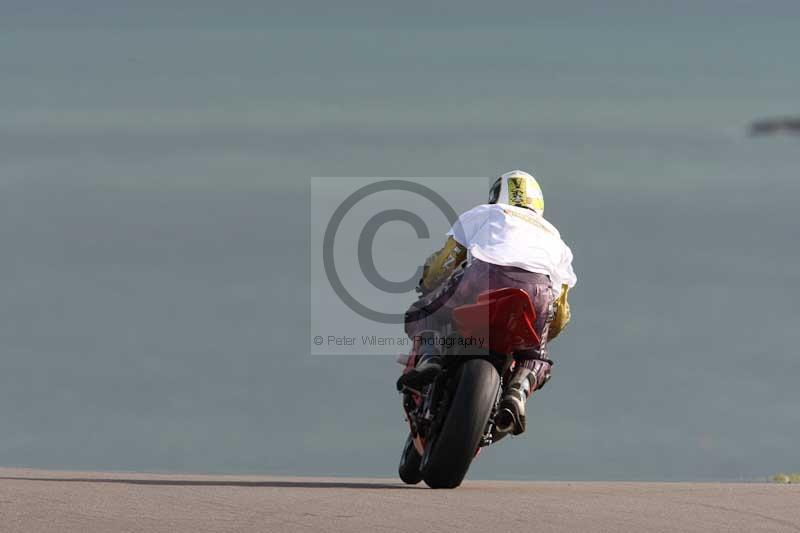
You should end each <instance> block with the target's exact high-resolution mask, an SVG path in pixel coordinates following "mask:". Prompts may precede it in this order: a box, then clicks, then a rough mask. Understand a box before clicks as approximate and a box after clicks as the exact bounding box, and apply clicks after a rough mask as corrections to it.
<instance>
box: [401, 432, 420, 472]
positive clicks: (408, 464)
mask: <svg viewBox="0 0 800 533" xmlns="http://www.w3.org/2000/svg"><path fill="white" fill-rule="evenodd" d="M421 462H422V456H420V454H419V452H417V449H416V448H415V447H414V439H413V438H412V437H411V434H410V433H409V435H408V438H406V444H405V446H403V454H402V455H401V456H400V466H399V467H398V468H397V473H398V474H400V479H401V480H402V481H403V483H406V484H407V485H416V484H417V483H419V482H420V481H422V472H420V471H419V465H420V463H421Z"/></svg>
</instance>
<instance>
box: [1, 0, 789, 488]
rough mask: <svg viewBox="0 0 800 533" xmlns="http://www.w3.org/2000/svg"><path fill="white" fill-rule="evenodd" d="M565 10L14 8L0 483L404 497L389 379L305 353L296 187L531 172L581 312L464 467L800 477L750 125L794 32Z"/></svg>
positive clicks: (8, 80) (781, 161) (723, 20)
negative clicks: (542, 381)
mask: <svg viewBox="0 0 800 533" xmlns="http://www.w3.org/2000/svg"><path fill="white" fill-rule="evenodd" d="M559 5H560V7H558V8H554V7H553V6H551V5H547V4H545V3H538V2H533V3H531V2H525V3H523V2H512V3H509V4H506V5H504V6H495V5H493V4H492V5H490V4H488V3H478V2H458V3H456V2H444V3H440V4H437V6H438V7H436V8H429V7H426V6H425V4H423V3H421V2H420V3H418V2H410V3H408V2H407V3H404V4H403V7H395V8H392V9H393V10H392V9H390V8H381V7H378V6H374V5H371V4H370V5H367V4H362V3H360V2H356V1H353V0H348V1H345V2H339V3H337V5H336V6H333V5H332V3H326V2H300V3H298V4H295V5H294V7H292V8H289V7H278V6H274V5H269V4H264V3H256V2H242V3H240V4H236V6H235V7H230V8H227V7H225V8H223V7H221V4H220V5H218V4H217V3H212V2H205V1H202V2H191V3H190V2H185V3H183V2H178V3H173V4H171V5H170V6H169V7H165V6H160V5H157V4H156V3H147V2H144V3H137V5H136V6H133V5H129V6H126V7H120V6H116V7H114V6H109V5H107V3H104V2H103V3H101V2H93V1H89V0H78V1H76V2H70V3H69V6H67V5H65V4H63V3H55V2H52V3H51V2H45V3H40V4H39V5H38V6H37V7H31V6H29V5H28V3H26V2H18V1H17V0H12V1H10V2H4V3H3V5H2V6H1V7H0V73H2V81H0V250H2V254H1V255H0V301H1V302H2V304H1V305H0V428H2V429H1V430H0V465H2V466H12V465H24V466H32V467H48V468H82V469H113V470H165V471H178V472H231V473H273V474H308V475H325V474H328V475H358V476H387V477H388V476H392V475H394V472H395V467H396V463H397V459H398V454H399V451H400V447H401V445H402V442H403V439H404V436H405V429H404V424H403V420H402V413H401V409H400V402H399V398H398V397H397V395H396V393H394V380H395V379H396V377H397V374H398V371H399V367H398V366H397V365H396V364H395V363H394V362H393V360H392V359H391V358H387V357H367V356H336V357H321V356H312V355H310V354H309V353H308V348H307V346H308V338H309V334H310V333H312V332H311V326H310V322H309V316H310V314H309V301H310V300H311V296H312V295H311V294H310V280H309V266H308V265H309V260H310V259H309V258H310V257H311V256H310V254H311V251H310V241H309V233H310V231H312V230H313V229H314V228H313V227H312V225H311V223H310V221H311V220H312V217H311V214H310V213H309V209H310V208H309V206H310V205H311V204H310V202H309V198H310V196H311V195H312V193H313V191H312V190H311V184H312V182H311V177H314V176H376V177H381V176H430V177H431V178H432V179H434V178H435V177H437V176H486V177H487V179H488V177H490V176H494V175H497V174H499V173H501V172H504V171H507V170H511V169H514V168H523V169H528V170H530V171H532V172H533V173H534V175H536V176H537V178H538V179H539V180H540V182H541V184H542V187H543V190H544V194H545V201H546V206H547V207H546V214H547V216H548V218H549V219H550V220H552V221H553V222H554V223H555V224H556V225H557V226H558V227H559V228H560V229H561V231H562V233H563V235H564V237H565V239H566V241H567V242H568V243H569V244H570V246H571V247H572V249H573V251H574V253H575V269H576V271H577V273H578V277H579V282H578V283H579V284H578V286H577V287H576V289H575V291H574V294H573V297H572V302H573V303H572V306H573V314H574V322H573V323H572V324H571V325H570V327H569V329H568V330H567V331H566V332H565V333H564V334H563V337H561V338H559V339H558V340H556V341H555V342H554V343H553V345H552V357H553V359H554V360H555V361H556V364H555V369H554V375H553V379H552V381H551V382H550V383H549V384H548V385H547V386H546V387H545V389H543V390H542V391H541V392H540V393H537V395H536V397H535V398H534V399H533V400H532V402H531V404H530V412H531V420H530V422H529V427H530V429H529V431H528V433H527V434H526V435H524V436H523V437H521V438H517V439H513V440H510V441H509V440H507V441H505V442H503V443H501V444H499V445H498V446H497V447H494V448H492V449H489V450H487V451H486V453H483V454H481V456H480V458H479V459H478V460H477V461H476V463H475V464H474V466H473V469H472V471H471V476H472V477H476V478H501V479H502V478H509V479H511V478H513V479H631V480H639V479H657V480H679V479H681V480H698V479H715V480H716V479H718V480H738V479H747V480H749V479H761V478H764V477H765V476H768V475H771V474H774V473H776V472H778V471H782V470H800V457H799V456H798V454H797V443H798V441H800V395H799V394H798V390H799V389H798V378H800V376H799V375H798V374H800V364H798V355H799V354H798V348H797V346H798V344H800V329H798V318H800V315H798V305H797V301H798V299H799V298H800V288H798V287H800V285H799V284H800V274H798V269H797V265H798V263H800V249H798V245H797V242H798V241H797V232H798V229H800V224H799V223H798V219H797V201H798V197H800V185H798V171H797V169H798V163H800V139H798V138H792V137H789V136H786V137H773V138H758V139H753V138H749V137H748V136H747V134H746V130H747V126H748V124H749V123H750V121H751V120H753V119H756V118H761V117H765V116H774V115H786V114H797V113H800V69H797V68H796V61H795V55H796V51H797V39H796V31H795V30H796V28H795V26H796V20H797V17H798V16H800V10H798V8H797V5H796V4H793V3H779V2H775V3H769V4H761V5H757V4H751V3H746V2H729V1H706V2H691V3H690V2H676V3H670V4H669V5H668V6H667V5H664V6H661V7H641V6H640V5H639V3H632V2H631V3H626V2H615V3H613V4H609V5H607V6H602V7H601V6H599V5H595V6H594V7H587V6H586V5H582V4H580V3H572V2H567V3H560V4H559ZM466 194H469V195H470V196H471V195H473V194H474V203H475V204H478V203H482V202H483V199H484V196H483V195H484V192H483V191H477V190H473V188H472V186H471V185H469V186H467V184H465V189H464V190H463V191H454V195H460V196H459V198H460V201H464V199H465V195H466ZM446 229H447V228H446V227H442V228H440V230H441V231H440V232H439V235H443V233H444V232H445V231H446ZM434 233H436V231H434ZM437 238H438V236H437V235H434V238H432V239H431V242H430V243H429V249H430V251H432V250H433V249H434V248H435V247H436V246H437V245H438V244H439V241H438V240H437ZM423 259H424V257H420V258H419V261H422V260H423ZM398 311H401V310H398ZM400 333H401V331H400V328H399V327H398V334H400Z"/></svg>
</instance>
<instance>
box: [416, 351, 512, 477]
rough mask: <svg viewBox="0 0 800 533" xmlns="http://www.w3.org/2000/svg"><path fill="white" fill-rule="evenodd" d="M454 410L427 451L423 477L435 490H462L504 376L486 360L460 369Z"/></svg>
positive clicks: (476, 361)
mask: <svg viewBox="0 0 800 533" xmlns="http://www.w3.org/2000/svg"><path fill="white" fill-rule="evenodd" d="M460 374H461V377H460V379H459V380H458V385H457V387H456V390H455V393H454V394H453V399H452V401H451V402H450V410H449V411H448V412H447V414H446V418H445V420H444V424H443V426H442V428H441V430H440V431H439V434H438V435H437V436H436V437H435V439H434V441H433V442H432V443H431V444H430V446H431V447H430V449H429V450H426V457H425V461H424V464H423V466H422V478H423V479H424V480H425V483H426V484H427V485H428V486H429V487H430V488H432V489H452V488H455V487H458V486H459V485H460V484H461V482H462V481H463V479H464V476H466V475H467V470H469V466H470V464H471V463H472V459H473V458H474V457H475V452H477V451H478V446H479V445H480V443H481V437H482V436H483V432H484V430H485V429H486V425H487V424H488V422H489V417H490V416H491V414H492V409H494V403H495V401H496V400H497V392H498V390H499V388H500V376H499V375H498V374H497V370H495V368H494V366H492V364H491V363H489V362H488V361H486V360H484V359H471V360H469V361H467V362H466V363H464V364H463V365H462V366H461V369H460Z"/></svg>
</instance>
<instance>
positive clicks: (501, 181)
mask: <svg viewBox="0 0 800 533" xmlns="http://www.w3.org/2000/svg"><path fill="white" fill-rule="evenodd" d="M489 203H490V204H507V205H515V206H517V207H527V208H528V209H530V210H531V211H534V212H535V213H538V214H540V215H542V214H544V196H543V195H542V188H541V187H539V183H538V182H537V181H536V178H534V177H533V176H531V175H530V174H528V173H527V172H523V171H521V170H512V171H511V172H506V173H505V174H503V175H502V176H500V177H499V178H497V179H496V180H495V181H494V183H493V184H492V188H491V189H489Z"/></svg>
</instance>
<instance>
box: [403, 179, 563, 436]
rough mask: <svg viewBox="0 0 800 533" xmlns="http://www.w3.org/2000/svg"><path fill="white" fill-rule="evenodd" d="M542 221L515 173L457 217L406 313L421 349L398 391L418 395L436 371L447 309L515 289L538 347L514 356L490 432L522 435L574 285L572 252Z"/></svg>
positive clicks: (537, 198)
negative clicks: (526, 303)
mask: <svg viewBox="0 0 800 533" xmlns="http://www.w3.org/2000/svg"><path fill="white" fill-rule="evenodd" d="M543 213H544V197H543V195H542V190H541V187H540V186H539V183H538V182H537V181H536V179H535V178H534V177H533V176H531V175H530V174H528V173H527V172H523V171H521V170H514V171H511V172H507V173H505V174H503V175H502V176H500V177H498V178H497V179H496V180H495V181H494V183H493V184H492V187H491V189H490V191H489V203H488V204H484V205H479V206H477V207H475V208H473V209H471V210H469V211H467V212H466V213H464V214H462V215H461V216H460V217H459V219H458V221H457V222H456V224H454V225H453V227H452V228H451V229H450V231H449V232H448V233H447V235H448V239H447V241H446V243H445V245H444V247H442V249H441V250H439V251H438V252H436V253H434V254H432V255H431V256H430V257H429V258H428V260H427V261H426V262H425V266H424V270H423V276H422V279H421V280H420V285H419V287H418V289H417V290H418V292H420V293H421V294H422V298H421V299H420V300H419V301H418V302H416V303H415V304H414V305H412V306H411V308H410V309H409V311H408V312H407V313H406V332H407V333H408V334H409V336H411V337H412V338H417V339H424V340H425V341H426V342H421V343H420V349H419V351H418V352H419V354H420V355H419V357H418V361H417V364H416V366H415V368H413V369H411V370H409V371H407V372H406V373H405V374H403V375H402V376H401V377H400V379H398V381H397V388H398V390H402V389H403V388H404V387H406V386H407V387H409V388H413V389H420V388H421V387H423V386H425V385H426V384H428V383H430V382H432V381H433V380H434V379H435V378H436V376H437V374H438V373H439V372H440V371H441V368H442V366H441V365H442V361H441V358H440V355H441V353H440V352H439V350H438V348H437V346H439V345H440V343H438V342H436V339H437V338H438V337H439V336H440V335H441V334H442V333H441V332H442V330H443V328H444V327H445V325H446V324H448V323H449V321H450V315H451V312H452V310H453V309H455V308H456V307H458V306H460V305H465V304H471V303H474V302H475V300H476V299H477V296H478V294H480V293H481V292H484V291H487V290H491V289H500V288H505V287H513V288H519V289H522V290H524V291H525V292H527V293H528V295H529V296H530V299H531V303H532V304H533V307H534V310H535V312H536V322H535V325H534V328H535V330H536V333H537V335H538V336H539V338H540V343H539V345H538V346H532V347H530V349H527V350H524V351H521V352H516V353H515V354H514V359H515V362H516V364H515V367H514V371H513V374H512V376H511V379H510V380H509V382H508V384H507V385H506V388H505V391H504V395H503V398H502V400H501V403H500V409H499V411H498V413H499V414H498V416H497V417H496V420H495V425H496V427H497V428H498V430H500V431H510V432H512V433H513V434H514V435H519V434H520V433H522V432H523V431H525V403H526V401H527V399H528V398H529V397H530V395H531V394H532V393H533V392H534V391H536V390H538V389H540V388H542V386H543V385H544V384H545V383H546V382H547V381H548V380H549V379H550V372H551V367H552V364H553V362H552V361H551V360H550V359H549V358H548V349H547V343H548V341H550V340H552V339H554V338H555V337H556V336H557V335H558V334H559V333H560V332H561V331H562V330H563V329H564V327H565V326H566V325H567V323H568V322H569V321H570V316H571V315H570V308H569V303H568V301H567V297H568V293H569V290H570V289H571V288H572V287H574V286H575V283H576V282H577V278H576V276H575V273H574V271H573V269H572V251H571V250H570V248H569V246H567V245H566V244H565V243H564V241H563V240H561V235H560V233H559V232H558V230H557V229H556V228H555V227H554V226H553V225H552V224H551V223H550V222H548V221H547V220H545V219H544V217H543Z"/></svg>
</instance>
